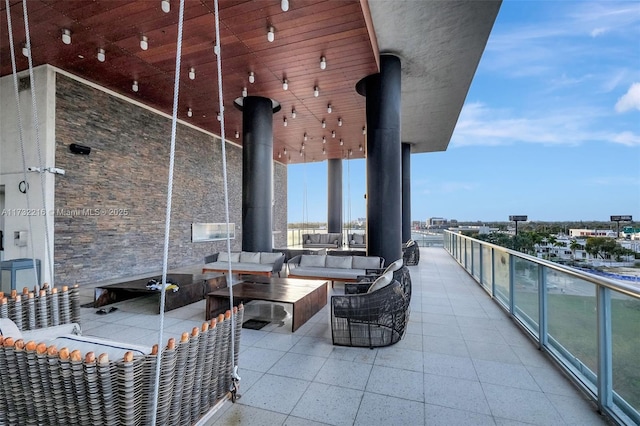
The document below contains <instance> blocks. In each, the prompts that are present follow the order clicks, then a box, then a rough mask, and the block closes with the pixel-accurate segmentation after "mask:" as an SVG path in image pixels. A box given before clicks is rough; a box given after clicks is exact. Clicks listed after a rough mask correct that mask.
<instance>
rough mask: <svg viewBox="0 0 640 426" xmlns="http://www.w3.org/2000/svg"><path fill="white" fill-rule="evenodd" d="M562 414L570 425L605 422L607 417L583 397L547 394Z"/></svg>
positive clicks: (580, 425)
mask: <svg viewBox="0 0 640 426" xmlns="http://www.w3.org/2000/svg"><path fill="white" fill-rule="evenodd" d="M547 398H549V400H550V401H551V404H553V406H554V407H556V409H557V410H558V412H559V413H560V416H562V418H563V419H564V421H565V422H567V424H568V425H575V426H590V425H602V424H605V419H604V418H603V417H602V416H601V415H600V414H598V412H597V411H596V407H595V405H594V404H593V403H591V402H589V401H586V400H585V399H583V398H579V397H578V398H576V397H575V396H564V395H547Z"/></svg>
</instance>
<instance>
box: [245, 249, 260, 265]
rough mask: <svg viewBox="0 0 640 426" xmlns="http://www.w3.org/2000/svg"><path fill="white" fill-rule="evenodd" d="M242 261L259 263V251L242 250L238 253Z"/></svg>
mask: <svg viewBox="0 0 640 426" xmlns="http://www.w3.org/2000/svg"><path fill="white" fill-rule="evenodd" d="M240 262H242V263H260V252H252V251H243V252H241V253H240Z"/></svg>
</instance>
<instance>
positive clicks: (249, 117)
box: [241, 96, 274, 251]
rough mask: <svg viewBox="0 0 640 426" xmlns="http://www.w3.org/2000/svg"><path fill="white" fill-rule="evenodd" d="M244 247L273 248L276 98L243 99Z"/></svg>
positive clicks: (263, 249) (256, 97) (260, 249)
mask: <svg viewBox="0 0 640 426" xmlns="http://www.w3.org/2000/svg"><path fill="white" fill-rule="evenodd" d="M241 109H242V133H243V150H242V250H243V251H271V249H272V246H273V243H272V241H273V240H272V209H271V202H272V201H271V197H272V185H273V118H272V116H273V112H274V107H273V102H272V100H271V99H268V98H263V97H260V96H247V97H246V98H244V99H243V100H242V107H241Z"/></svg>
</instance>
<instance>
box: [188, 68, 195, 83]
mask: <svg viewBox="0 0 640 426" xmlns="http://www.w3.org/2000/svg"><path fill="white" fill-rule="evenodd" d="M195 79H196V69H195V68H193V67H191V68H189V80H195Z"/></svg>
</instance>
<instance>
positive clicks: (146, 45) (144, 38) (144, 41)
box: [140, 35, 149, 50]
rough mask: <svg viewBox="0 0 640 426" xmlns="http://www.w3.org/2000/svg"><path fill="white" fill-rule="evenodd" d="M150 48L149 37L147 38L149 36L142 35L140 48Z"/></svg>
mask: <svg viewBox="0 0 640 426" xmlns="http://www.w3.org/2000/svg"><path fill="white" fill-rule="evenodd" d="M148 48H149V39H148V38H147V36H144V35H143V36H141V37H140V49H142V50H147V49H148Z"/></svg>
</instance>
